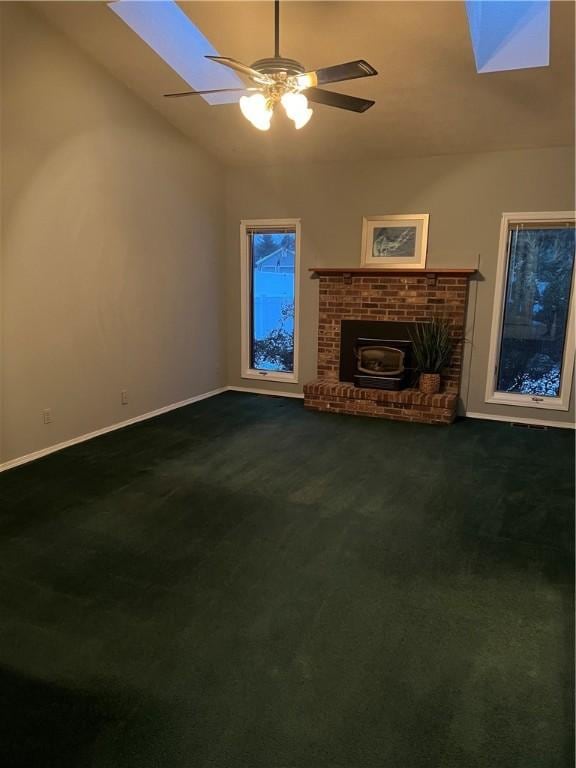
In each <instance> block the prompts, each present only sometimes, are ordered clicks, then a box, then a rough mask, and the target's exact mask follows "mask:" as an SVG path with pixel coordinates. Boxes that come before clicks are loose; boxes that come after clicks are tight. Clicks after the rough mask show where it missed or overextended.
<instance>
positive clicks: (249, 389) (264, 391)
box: [226, 387, 304, 400]
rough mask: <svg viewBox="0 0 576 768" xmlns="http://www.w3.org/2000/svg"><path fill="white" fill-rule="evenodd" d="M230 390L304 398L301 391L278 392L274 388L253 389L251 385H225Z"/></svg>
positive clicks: (251, 393)
mask: <svg viewBox="0 0 576 768" xmlns="http://www.w3.org/2000/svg"><path fill="white" fill-rule="evenodd" d="M226 389H228V390H229V391H230V392H246V393H248V394H249V395H272V396H273V397H297V398H299V399H300V400H302V399H303V398H304V393H303V392H280V391H279V390H275V389H253V388H252V387H226Z"/></svg>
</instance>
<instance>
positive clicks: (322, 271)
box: [308, 267, 477, 277]
mask: <svg viewBox="0 0 576 768" xmlns="http://www.w3.org/2000/svg"><path fill="white" fill-rule="evenodd" d="M308 271H309V272H312V273H314V274H317V275H454V276H460V277H464V276H467V275H468V276H469V275H473V274H474V273H475V272H476V271H477V270H476V267H434V268H427V269H380V268H379V267H310V268H309V270H308Z"/></svg>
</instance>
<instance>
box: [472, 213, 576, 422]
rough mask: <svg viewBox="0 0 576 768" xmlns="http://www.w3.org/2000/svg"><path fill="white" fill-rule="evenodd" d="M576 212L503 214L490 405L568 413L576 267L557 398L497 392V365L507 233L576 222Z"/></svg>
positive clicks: (488, 391)
mask: <svg viewBox="0 0 576 768" xmlns="http://www.w3.org/2000/svg"><path fill="white" fill-rule="evenodd" d="M574 218H575V212H574V211H553V212H545V213H542V212H538V213H533V212H530V213H503V214H502V223H501V226H500V246H499V249H498V269H497V272H496V289H495V294H494V310H493V314H492V334H491V338H490V354H489V358H488V377H487V382H486V398H485V401H486V402H487V403H498V404H499V405H514V406H518V405H519V406H525V407H529V408H539V409H542V410H546V411H548V410H550V411H567V410H568V408H569V407H570V392H571V390H572V380H573V377H574V345H575V329H574V324H575V321H576V312H575V304H576V266H575V268H574V270H573V274H572V288H571V291H570V304H569V307H568V317H567V326H566V340H565V344H564V358H563V360H562V381H561V388H560V395H559V396H558V397H539V396H536V395H520V394H515V393H510V392H498V391H497V390H496V384H497V376H498V362H499V359H500V342H501V335H502V323H503V320H504V311H503V310H504V299H505V293H506V279H507V275H508V230H509V227H510V224H515V223H523V222H532V221H566V220H567V219H568V220H570V219H574Z"/></svg>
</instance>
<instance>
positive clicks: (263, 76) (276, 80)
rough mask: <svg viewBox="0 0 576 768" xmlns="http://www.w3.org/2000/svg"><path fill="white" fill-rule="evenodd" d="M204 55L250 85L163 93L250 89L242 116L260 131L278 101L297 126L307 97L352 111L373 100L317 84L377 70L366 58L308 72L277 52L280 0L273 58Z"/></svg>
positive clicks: (306, 115) (304, 116) (308, 112)
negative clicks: (250, 61)
mask: <svg viewBox="0 0 576 768" xmlns="http://www.w3.org/2000/svg"><path fill="white" fill-rule="evenodd" d="M206 58H208V59H211V60H212V61H214V62H216V63H217V64H221V65H222V66H224V67H229V68H230V69H234V70H235V71H236V72H239V73H240V74H241V75H243V76H244V77H245V78H247V79H248V80H249V81H251V83H252V85H251V86H250V87H246V88H217V89H212V90H209V91H184V92H181V93H166V94H164V95H165V96H167V97H168V98H179V97H181V96H201V95H202V94H208V93H224V92H231V91H238V92H240V93H248V92H251V91H253V92H254V93H253V95H251V96H242V97H241V99H240V109H241V110H242V114H243V115H244V117H246V118H247V119H248V120H249V121H250V122H251V123H252V125H253V126H254V127H255V128H258V129H259V130H261V131H267V130H268V129H269V128H270V121H271V119H272V115H273V114H274V110H275V109H276V107H277V106H278V104H282V106H283V107H284V109H285V110H286V114H287V115H288V117H289V118H290V119H291V120H292V121H293V122H294V125H295V126H296V128H303V127H304V126H305V125H306V123H307V122H308V121H309V120H310V118H311V117H312V109H310V108H309V106H308V101H312V102H314V103H316V104H324V105H326V106H328V107H336V108H338V109H347V110H349V111H351V112H365V111H366V110H367V109H370V107H371V106H372V105H373V104H374V101H371V100H370V99H359V98H357V97H356V96H347V95H345V94H343V93H336V92H335V91H325V90H323V89H322V88H318V87H317V86H319V85H326V84H327V83H339V82H342V81H344V80H355V79H356V78H358V77H372V76H373V75H377V74H378V72H377V71H376V70H375V69H374V67H372V66H370V64H368V62H367V61H364V60H363V59H360V60H358V61H349V62H346V63H345V64H336V65H335V66H333V67H324V68H323V69H317V70H315V71H312V72H307V71H306V70H305V68H304V67H303V66H302V64H300V62H298V61H295V60H294V59H286V58H284V57H283V56H280V0H274V56H273V57H272V58H270V59H259V60H258V61H255V62H254V63H253V64H252V65H251V66H248V65H246V64H242V63H241V62H239V61H236V60H235V59H230V58H227V57H223V56H207V57H206Z"/></svg>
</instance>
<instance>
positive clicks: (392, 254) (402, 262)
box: [361, 213, 430, 269]
mask: <svg viewBox="0 0 576 768" xmlns="http://www.w3.org/2000/svg"><path fill="white" fill-rule="evenodd" d="M429 218H430V216H429V214H427V213H410V214H397V215H392V214H390V215H387V216H364V217H363V219H362V256H361V264H362V266H363V267H379V268H381V269H424V268H425V266H426V253H427V249H428V220H429Z"/></svg>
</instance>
